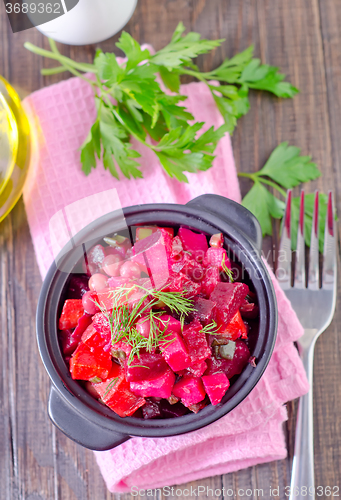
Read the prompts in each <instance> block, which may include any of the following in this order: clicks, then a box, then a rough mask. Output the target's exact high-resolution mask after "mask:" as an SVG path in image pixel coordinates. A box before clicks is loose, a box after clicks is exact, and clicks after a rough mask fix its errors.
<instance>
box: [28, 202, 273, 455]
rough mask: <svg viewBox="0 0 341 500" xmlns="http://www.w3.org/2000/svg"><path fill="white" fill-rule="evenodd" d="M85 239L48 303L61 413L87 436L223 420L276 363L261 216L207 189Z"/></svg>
mask: <svg viewBox="0 0 341 500" xmlns="http://www.w3.org/2000/svg"><path fill="white" fill-rule="evenodd" d="M123 212H124V227H122V217H119V215H118V214H116V213H115V212H112V213H111V214H107V215H105V216H103V217H101V218H99V219H97V220H96V221H94V222H93V223H91V224H90V225H89V226H87V227H86V228H84V229H83V230H82V231H81V232H80V233H78V234H77V235H75V237H74V238H73V240H72V244H73V246H72V248H71V247H70V246H69V247H68V248H67V249H66V250H63V251H62V252H61V254H60V256H59V258H58V259H56V261H55V262H54V263H53V265H52V266H51V268H50V270H49V272H48V274H47V276H46V278H45V281H44V284H43V288H42V292H41V295H40V298H39V303H38V310H37V337H38V345H39V349H40V354H41V357H42V360H43V362H44V364H45V367H46V369H47V371H48V374H49V376H50V378H51V381H52V387H51V393H50V399H49V404H48V412H49V415H50V417H51V419H52V421H53V422H54V423H55V425H57V427H58V428H59V429H61V430H62V431H63V432H64V433H65V434H66V435H68V436H69V437H70V438H71V439H73V440H75V441H76V442H78V443H80V444H82V445H84V446H86V447H88V448H91V449H96V450H104V449H110V448H112V447H114V446H117V445H119V444H120V443H122V442H124V441H126V440H127V439H130V437H131V436H145V437H162V436H171V435H177V434H182V433H184V432H190V431H193V430H195V429H198V428H200V427H203V426H206V425H208V424H210V423H212V422H214V421H215V420H217V419H218V418H220V417H222V416H223V415H225V414H226V413H228V412H229V411H231V410H232V409H233V408H234V407H235V406H236V405H238V404H239V403H240V402H241V401H242V400H243V399H244V398H245V397H246V396H247V394H248V393H249V392H250V391H251V390H252V388H253V387H254V386H255V385H256V383H257V382H258V380H259V378H260V377H261V375H262V373H263V372H264V370H265V368H266V366H267V363H268V361H269V359H270V356H271V353H272V350H273V346H274V342H275V338H276V326H277V325H276V321H277V310H276V301H275V294H274V291H273V287H272V283H271V279H270V277H269V275H268V273H267V270H266V267H265V265H264V263H263V261H262V259H261V257H260V245H261V233H260V228H259V225H258V222H257V221H256V219H255V218H254V217H253V215H252V214H251V213H250V212H249V211H248V210H246V209H245V208H243V207H241V206H240V205H238V204H237V203H235V202H232V201H231V200H227V199H225V198H222V197H220V196H215V195H204V196H201V197H199V198H197V199H195V200H193V201H192V202H190V203H189V204H188V205H172V204H169V205H167V204H159V205H155V204H154V205H139V206H136V207H128V208H125V209H124V210H123Z"/></svg>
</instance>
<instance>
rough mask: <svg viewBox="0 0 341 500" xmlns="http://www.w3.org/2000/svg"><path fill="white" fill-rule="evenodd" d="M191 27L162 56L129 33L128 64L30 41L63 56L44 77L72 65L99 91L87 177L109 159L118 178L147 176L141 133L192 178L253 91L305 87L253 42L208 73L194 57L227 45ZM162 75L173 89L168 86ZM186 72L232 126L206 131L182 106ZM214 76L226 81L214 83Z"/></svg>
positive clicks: (86, 155) (166, 161) (290, 91)
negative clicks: (75, 55) (82, 59)
mask: <svg viewBox="0 0 341 500" xmlns="http://www.w3.org/2000/svg"><path fill="white" fill-rule="evenodd" d="M184 31H185V27H184V25H183V24H182V23H179V25H178V26H177V28H176V30H175V32H174V34H173V36H172V39H171V41H170V43H169V44H168V45H166V46H165V47H164V48H162V49H161V50H159V51H158V52H156V54H151V53H150V51H149V50H147V49H144V50H142V48H141V46H140V45H139V43H138V42H137V41H136V40H134V39H133V38H132V37H131V36H130V35H129V34H128V33H126V32H123V33H122V35H121V37H120V39H119V41H118V43H117V44H116V46H117V47H118V48H119V49H120V50H122V51H123V52H124V54H125V56H126V57H127V62H126V63H125V64H123V65H121V66H120V65H119V64H118V62H117V59H116V56H115V54H113V53H103V52H102V51H101V50H97V52H96V56H95V59H94V64H85V63H79V62H76V61H73V60H72V59H70V58H68V57H66V56H63V55H62V54H61V53H60V52H59V51H58V49H57V46H56V44H55V42H54V41H53V40H49V43H50V48H51V50H50V51H48V50H44V49H41V48H40V47H36V46H34V45H33V44H31V43H25V47H26V48H27V49H28V50H30V51H31V52H34V53H35V54H38V55H41V56H44V57H47V58H50V59H53V60H56V61H58V63H59V66H56V67H55V68H50V69H43V70H42V74H43V75H52V74H57V73H62V72H64V71H69V72H70V73H71V74H73V75H74V76H78V77H80V78H82V79H84V80H86V81H87V82H88V83H89V84H90V85H91V86H92V87H93V89H94V93H95V102H96V109H97V116H96V120H95V122H94V123H93V125H92V127H91V130H90V131H89V134H88V136H87V138H86V139H85V141H84V143H83V145H82V147H81V163H82V170H83V172H84V173H85V174H86V175H88V174H89V173H90V172H91V170H92V169H93V168H96V166H97V160H98V159H101V160H102V162H103V165H104V168H105V169H107V170H109V171H110V172H111V174H112V175H113V176H114V177H116V178H117V179H119V172H118V169H120V171H121V172H122V174H123V175H124V176H125V177H127V178H131V177H134V178H139V177H142V172H141V170H140V168H139V167H140V165H139V163H138V160H137V159H138V158H139V156H140V153H139V152H138V151H136V149H134V148H133V147H132V145H131V144H130V139H131V138H134V139H136V140H137V141H138V142H140V143H142V144H143V145H144V146H146V147H147V148H149V149H151V150H152V151H153V152H154V153H155V154H156V155H157V157H158V159H159V161H160V163H161V165H162V166H163V168H164V169H165V171H166V172H167V173H168V175H169V176H170V177H175V178H177V179H178V180H180V181H184V182H188V180H187V177H186V175H185V172H192V173H195V172H199V171H204V170H207V169H209V168H211V167H212V162H213V160H214V158H215V157H214V151H215V148H216V146H217V143H218V141H219V139H221V138H222V137H223V135H224V134H225V133H226V132H230V133H232V132H233V130H234V128H235V126H236V123H237V120H238V118H239V117H241V116H242V115H244V114H246V113H247V112H248V110H249V107H250V104H249V99H248V93H249V89H258V90H266V91H269V92H272V93H273V94H275V95H276V96H278V97H285V98H286V97H293V96H294V95H295V94H296V93H297V92H298V90H297V89H296V88H295V87H293V86H292V85H291V84H290V83H288V82H284V81H283V80H284V78H285V75H283V74H281V73H279V72H278V68H276V67H274V66H269V65H267V64H261V62H260V60H259V59H254V58H253V47H249V48H248V49H246V50H245V51H244V52H242V53H241V54H237V55H236V56H234V57H232V58H231V59H225V60H224V61H223V63H222V64H221V65H220V66H219V67H218V68H216V69H214V70H212V71H209V72H201V71H200V70H199V68H198V67H197V66H196V65H195V64H194V62H193V60H194V59H195V58H196V57H197V56H198V55H200V54H207V53H209V52H211V51H212V50H214V49H215V48H216V47H219V46H220V45H221V43H222V42H223V40H206V39H203V38H201V36H200V34H199V33H194V32H190V33H187V34H184ZM89 74H90V75H89ZM158 75H160V77H161V79H162V82H163V84H164V86H165V87H166V89H168V90H170V91H172V92H173V94H172V95H169V94H167V93H166V92H164V91H163V89H162V88H161V86H160V84H159V81H158V78H157V77H158ZM183 75H190V76H191V77H193V78H195V79H197V80H199V81H201V82H204V83H205V84H206V85H207V86H208V88H209V90H210V91H211V92H212V95H213V98H214V100H215V102H216V104H217V107H218V109H219V111H220V113H221V114H222V116H223V118H224V121H225V123H224V125H222V126H221V127H219V128H217V129H216V130H214V128H213V127H211V128H210V129H209V130H208V131H206V132H205V133H203V134H201V135H199V133H201V132H202V128H203V125H204V123H202V122H196V123H192V120H194V118H193V116H192V115H191V113H189V112H188V110H187V109H186V108H185V106H183V105H182V103H183V101H184V100H186V97H185V96H182V95H180V82H181V77H182V76H183ZM212 80H216V81H218V82H219V83H220V85H219V86H217V85H214V84H213V82H212Z"/></svg>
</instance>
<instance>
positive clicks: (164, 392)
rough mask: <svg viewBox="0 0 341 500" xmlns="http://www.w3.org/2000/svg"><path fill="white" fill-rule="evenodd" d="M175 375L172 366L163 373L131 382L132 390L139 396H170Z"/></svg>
mask: <svg viewBox="0 0 341 500" xmlns="http://www.w3.org/2000/svg"><path fill="white" fill-rule="evenodd" d="M174 382H175V375H174V373H173V372H172V370H171V369H170V368H168V370H167V371H165V372H164V373H163V374H162V375H160V376H159V377H156V378H152V379H149V380H140V381H135V382H130V390H131V391H132V392H133V393H134V394H136V395H137V396H142V397H145V398H147V397H154V398H165V399H167V398H169V397H170V395H171V394H172V389H173V385H174Z"/></svg>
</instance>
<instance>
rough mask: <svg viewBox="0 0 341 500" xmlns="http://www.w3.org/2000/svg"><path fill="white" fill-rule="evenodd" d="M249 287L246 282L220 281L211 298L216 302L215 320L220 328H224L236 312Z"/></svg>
mask: <svg viewBox="0 0 341 500" xmlns="http://www.w3.org/2000/svg"><path fill="white" fill-rule="evenodd" d="M248 291H249V287H248V286H247V285H245V283H218V284H217V286H216V287H215V289H214V291H213V292H212V293H211V295H210V300H212V302H214V303H215V305H216V309H215V320H216V322H217V325H218V327H219V328H221V329H222V330H224V327H225V325H227V324H228V323H230V321H231V320H232V318H233V316H234V315H235V314H236V312H237V311H238V309H239V308H240V306H241V304H242V303H243V301H244V299H245V297H246V295H247V294H248Z"/></svg>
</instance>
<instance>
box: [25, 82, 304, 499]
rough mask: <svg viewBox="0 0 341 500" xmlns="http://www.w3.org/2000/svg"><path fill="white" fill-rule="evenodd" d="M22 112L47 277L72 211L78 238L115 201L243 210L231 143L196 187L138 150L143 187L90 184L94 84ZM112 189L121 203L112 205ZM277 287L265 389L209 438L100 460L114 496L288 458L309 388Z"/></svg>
mask: <svg viewBox="0 0 341 500" xmlns="http://www.w3.org/2000/svg"><path fill="white" fill-rule="evenodd" d="M182 93H183V94H186V95H187V96H188V99H187V107H188V108H189V110H190V111H191V112H192V113H193V115H194V116H195V118H196V120H199V121H205V122H206V127H209V126H211V125H214V126H215V127H217V126H219V125H220V124H221V123H222V118H221V116H220V114H219V113H218V111H217V109H216V106H215V104H214V101H213V99H212V97H211V94H210V92H209V91H208V89H207V88H206V86H205V85H204V84H201V83H191V84H189V85H184V86H182ZM25 108H26V110H27V113H28V114H29V117H30V121H31V123H32V133H33V144H34V147H33V155H32V164H31V169H30V174H29V178H28V181H27V184H26V187H25V191H24V202H25V206H26V211H27V217H28V222H29V226H30V230H31V235H32V239H33V244H34V248H35V252H36V257H37V261H38V265H39V269H40V272H41V275H42V277H44V276H45V274H46V271H47V269H48V267H49V265H50V264H51V262H52V260H53V251H52V243H51V220H54V221H56V220H57V222H58V220H59V219H58V214H65V213H66V212H67V210H69V209H70V207H73V213H76V212H77V213H78V215H79V214H80V217H79V220H78V222H77V224H75V226H74V231H76V230H79V229H80V225H81V224H82V223H83V224H85V223H88V222H89V221H90V220H91V219H94V218H96V217H98V216H99V215H101V214H103V213H107V212H109V211H111V210H112V209H113V208H117V202H118V200H119V201H120V203H121V204H122V206H123V207H124V206H129V205H133V204H140V203H153V202H168V203H186V202H188V201H189V200H191V199H192V198H194V197H196V196H199V195H201V194H204V193H216V194H220V195H224V196H227V197H229V198H231V199H233V200H235V201H238V202H239V201H240V199H241V197H240V191H239V186H238V180H237V174H236V169H235V165H234V160H233V154H232V148H231V142H230V137H229V136H228V135H226V137H224V138H223V139H222V140H221V141H220V143H219V145H218V148H217V157H216V159H215V161H214V167H213V168H212V169H211V170H209V171H207V172H202V173H200V174H189V175H188V178H189V184H181V183H179V182H177V181H176V180H172V179H170V178H169V177H168V176H167V175H166V174H165V173H164V172H163V170H162V169H161V168H160V166H159V164H158V161H157V159H156V157H155V156H154V154H153V153H152V152H150V151H149V150H147V149H146V148H144V147H143V146H140V145H138V144H137V145H136V144H135V147H136V149H138V150H139V151H140V152H141V154H142V158H141V164H142V170H143V173H144V179H139V180H131V181H127V180H126V179H123V180H121V182H118V181H117V180H115V179H114V178H113V177H111V176H110V174H109V173H108V172H106V171H104V170H103V168H102V166H101V167H98V168H97V170H95V171H93V172H92V173H91V175H90V176H88V177H85V176H84V174H83V173H82V172H81V166H80V161H79V151H78V148H79V147H80V145H81V144H82V142H83V140H84V138H85V137H86V135H87V133H88V130H89V128H90V126H91V123H92V120H93V118H94V116H95V105H94V99H93V94H92V90H91V88H90V87H89V85H88V84H87V83H85V82H83V81H82V80H79V79H77V78H72V79H70V80H68V81H64V82H62V83H59V84H57V85H52V86H51V87H48V88H45V89H43V90H40V91H38V92H35V93H33V94H32V95H31V96H29V97H28V98H26V99H25ZM115 189H116V190H117V195H118V196H116V197H115V196H114V197H113V196H111V193H115V191H112V190H115ZM108 193H109V194H108ZM93 195H97V196H95V197H94V198H92V200H95V201H96V203H95V205H96V206H94V203H92V204H91V203H90V204H89V203H87V204H85V205H86V207H87V208H84V203H83V205H81V206H82V207H83V208H82V209H81V210H79V205H78V204H77V202H78V201H79V200H82V199H86V200H89V198H88V197H90V196H93ZM113 198H115V203H114V205H115V206H114V207H113V201H112V200H113ZM75 207H76V208H75ZM89 207H90V208H89ZM70 210H71V209H70ZM82 210H84V213H83V212H82ZM71 212H72V210H71ZM85 212H86V213H85ZM83 216H84V220H83ZM57 227H58V225H57ZM62 232H63V231H62V230H61V231H60V233H62ZM71 232H72V231H71ZM65 238H66V240H67V238H68V235H67V234H65V235H64V239H65ZM61 239H62V240H63V236H62V237H61ZM66 240H65V241H62V243H64V242H66ZM272 279H273V282H274V286H275V290H276V296H277V301H278V309H279V325H278V337H277V342H276V346H275V350H274V353H273V355H272V358H271V360H270V363H269V365H268V367H267V369H266V371H265V373H264V375H263V377H262V378H261V380H260V382H259V383H258V385H257V386H256V387H255V388H254V390H253V391H252V392H251V393H250V395H249V396H248V397H247V398H246V399H245V400H244V401H243V402H242V403H241V404H240V405H239V406H238V407H237V408H235V409H234V410H233V411H232V412H230V413H229V414H228V415H226V416H225V417H223V418H221V419H220V420H219V421H217V422H215V423H213V424H211V425H209V426H208V427H206V428H204V429H201V430H198V431H195V432H192V433H188V434H185V435H182V436H176V437H169V438H159V439H151V438H133V439H131V440H129V441H127V442H125V443H123V444H122V445H120V446H119V447H117V448H115V449H113V450H110V451H106V452H96V458H97V462H98V465H99V467H100V469H101V471H102V474H103V477H104V479H105V481H106V484H107V486H108V489H109V490H110V491H112V492H114V491H116V492H125V491H129V490H130V488H131V487H132V486H137V487H139V488H155V487H162V486H166V485H172V484H179V483H183V482H187V481H192V480H196V479H200V478H203V477H207V476H212V475H215V474H222V473H227V472H231V471H235V470H238V469H242V468H245V467H249V466H251V465H255V464H258V463H263V462H268V461H271V460H277V459H282V458H284V457H285V456H286V447H285V439H284V434H283V430H282V427H283V422H284V421H285V420H286V419H287V413H286V408H285V406H284V403H285V402H286V401H289V400H292V399H294V398H297V397H299V396H300V395H302V394H304V393H305V392H306V391H307V390H308V383H307V379H306V376H305V372H304V369H303V366H302V363H301V360H300V358H299V356H298V353H297V350H296V348H295V347H294V345H293V342H294V341H295V340H297V339H298V338H299V337H300V336H301V335H302V333H303V330H302V327H301V325H300V323H299V321H298V319H297V317H296V315H295V313H294V311H293V310H292V308H291V305H290V303H289V302H288V300H287V299H286V297H285V295H284V294H283V292H282V291H281V290H280V288H279V286H278V284H277V282H276V280H275V278H274V277H273V276H272ZM184 465H185V467H184Z"/></svg>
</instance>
